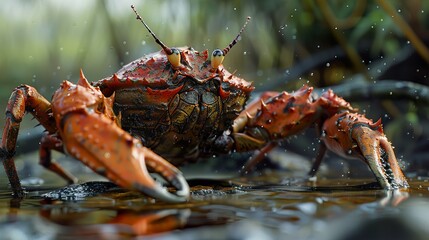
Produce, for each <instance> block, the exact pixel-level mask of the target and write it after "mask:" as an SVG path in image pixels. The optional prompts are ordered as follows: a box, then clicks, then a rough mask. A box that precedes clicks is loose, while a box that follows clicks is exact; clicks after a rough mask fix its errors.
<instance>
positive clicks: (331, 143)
mask: <svg viewBox="0 0 429 240" xmlns="http://www.w3.org/2000/svg"><path fill="white" fill-rule="evenodd" d="M312 90H313V89H312V88H311V87H307V86H304V87H302V88H301V89H299V90H298V91H296V92H294V93H291V94H289V93H287V92H282V93H278V94H276V93H273V92H269V93H266V94H262V95H261V98H260V99H259V103H257V102H254V103H252V104H250V106H249V107H248V108H247V109H246V110H245V113H244V114H241V115H239V116H238V118H237V119H236V121H235V122H234V125H233V132H232V134H231V138H232V139H233V141H232V142H233V143H234V148H235V150H236V151H240V152H241V151H250V150H255V149H262V151H261V152H262V154H264V153H266V152H268V151H270V150H271V149H272V147H273V146H274V145H273V144H272V142H276V141H279V140H281V139H284V138H286V137H289V136H291V135H293V134H296V133H298V132H301V131H303V130H304V129H305V128H308V127H310V126H312V125H313V126H317V127H319V126H321V125H322V123H323V128H322V130H323V132H322V134H321V135H322V139H323V142H324V143H322V146H321V148H320V150H319V153H318V155H317V157H316V160H315V162H314V164H313V166H312V169H311V171H310V175H311V176H313V175H314V174H316V171H317V169H318V168H319V165H320V163H321V161H322V159H323V155H324V153H325V152H326V150H327V149H329V150H331V151H333V152H335V153H337V154H339V155H341V156H343V157H347V158H360V159H363V160H364V161H365V162H366V163H367V164H368V166H369V167H370V168H371V170H372V171H373V173H374V174H375V176H376V177H377V180H378V181H379V183H380V184H381V185H382V187H384V188H406V187H407V186H408V184H407V181H406V179H405V177H404V175H403V173H402V171H401V169H400V167H399V165H398V162H397V160H396V157H395V154H394V152H393V149H392V146H391V145H390V143H389V142H388V140H387V138H386V136H385V135H384V134H383V129H382V127H381V122H380V121H379V122H376V123H373V122H372V121H371V120H369V119H367V118H365V117H364V116H362V115H359V114H357V113H354V112H355V111H356V109H354V108H353V107H351V106H350V104H349V103H348V102H346V101H345V100H344V99H342V98H341V97H338V96H337V95H336V94H334V93H333V92H332V91H330V90H329V91H326V92H324V93H323V94H322V95H321V96H320V97H319V98H317V97H316V96H315V95H313V94H312ZM326 119H328V120H326ZM325 120H326V121H325ZM225 142H228V141H225ZM261 159H262V156H261V155H256V156H255V157H254V158H253V159H251V162H248V163H247V164H246V168H245V169H244V170H245V171H244V172H246V171H249V170H250V169H249V168H250V167H252V166H253V165H254V164H255V162H257V161H259V160H261Z"/></svg>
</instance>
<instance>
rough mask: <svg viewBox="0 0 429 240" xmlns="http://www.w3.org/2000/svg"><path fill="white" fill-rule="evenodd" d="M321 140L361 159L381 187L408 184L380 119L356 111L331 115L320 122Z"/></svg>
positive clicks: (336, 150)
mask: <svg viewBox="0 0 429 240" xmlns="http://www.w3.org/2000/svg"><path fill="white" fill-rule="evenodd" d="M322 139H323V141H324V143H325V144H326V147H327V148H328V149H329V150H331V151H333V152H335V153H337V154H339V155H340V156H343V157H347V158H355V157H357V158H360V159H362V160H363V161H365V162H366V163H367V164H368V166H369V167H370V168H371V170H372V172H373V173H374V174H375V176H376V178H377V180H378V182H379V183H380V184H381V186H382V187H383V188H387V189H397V188H407V187H408V183H407V180H406V178H405V176H404V174H403V173H402V170H401V168H400V167H399V164H398V162H397V160H396V157H395V153H394V152H393V148H392V146H391V144H390V142H389V141H388V140H387V138H386V136H385V135H384V133H383V128H382V127H381V121H380V120H379V121H377V122H376V123H373V122H372V121H371V120H369V119H367V118H366V117H364V116H363V115H360V114H357V113H349V112H343V113H339V114H335V115H334V116H332V117H331V118H329V119H328V120H327V121H326V122H325V123H324V125H323V133H322Z"/></svg>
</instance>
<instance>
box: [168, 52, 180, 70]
mask: <svg viewBox="0 0 429 240" xmlns="http://www.w3.org/2000/svg"><path fill="white" fill-rule="evenodd" d="M167 58H168V61H169V62H170V64H171V65H172V66H173V68H177V67H179V65H180V50H179V49H177V48H171V53H170V54H167Z"/></svg>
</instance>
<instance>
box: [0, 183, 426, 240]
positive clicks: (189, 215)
mask: <svg viewBox="0 0 429 240" xmlns="http://www.w3.org/2000/svg"><path fill="white" fill-rule="evenodd" d="M271 177H272V176H270V178H271ZM262 180H263V179H261V178H258V179H253V180H252V179H236V180H234V181H229V182H219V183H216V182H207V181H206V182H204V181H201V182H198V181H193V182H192V183H193V186H192V195H191V196H192V199H191V200H190V201H189V202H187V203H181V204H169V203H164V202H158V201H155V200H153V199H150V198H147V197H145V196H144V195H142V194H140V193H136V192H129V191H125V190H121V189H118V188H116V187H115V186H114V185H109V184H110V183H105V186H104V187H105V188H102V189H104V190H103V191H102V192H100V193H96V194H92V195H88V196H87V197H83V198H74V199H73V198H68V197H66V198H62V197H57V199H54V198H52V196H53V195H52V196H51V199H45V198H42V197H41V196H42V195H43V194H45V193H46V192H51V193H58V189H55V190H52V189H42V190H37V189H33V190H32V191H31V192H30V193H29V194H28V196H27V197H26V198H24V199H22V200H16V199H13V198H11V197H10V192H7V191H3V192H0V207H1V208H0V211H1V213H2V217H1V218H0V232H2V233H3V232H4V231H3V230H6V229H7V231H8V232H10V233H13V234H15V235H16V236H27V237H30V236H35V235H37V234H39V235H40V236H42V235H44V236H48V237H47V239H50V238H52V239H56V238H58V237H59V236H60V237H62V238H77V237H79V238H98V239H108V238H112V237H120V238H126V237H135V236H146V235H150V236H151V237H152V238H157V237H166V236H169V235H171V236H173V235H174V236H175V238H177V239H213V238H214V239H225V238H231V237H237V236H241V237H245V234H249V233H250V232H253V233H252V234H253V235H255V236H256V235H261V236H265V237H266V238H268V239H270V238H272V239H275V238H277V237H278V236H282V238H283V239H298V238H303V237H305V238H307V239H321V236H323V237H325V239H341V237H343V236H349V235H347V234H349V233H350V231H354V230H355V228H354V227H353V228H351V227H350V226H355V227H356V228H358V227H359V226H362V225H365V223H367V222H370V221H373V220H374V219H381V218H383V219H381V220H380V221H384V220H385V219H384V217H386V216H388V217H389V218H392V219H394V222H395V223H397V220H398V221H399V223H402V220H401V219H403V218H404V216H405V215H407V218H409V219H412V220H410V221H415V220H414V219H416V218H418V219H419V222H420V225H425V224H428V223H429V221H428V220H429V219H427V220H425V221H424V220H422V219H421V218H422V216H423V215H422V213H423V212H429V204H428V202H427V197H429V191H428V187H429V183H428V181H426V180H425V179H411V181H410V184H411V188H410V190H409V191H398V190H396V191H385V190H380V189H379V188H377V186H375V185H373V184H371V180H368V181H367V183H364V182H365V180H364V181H363V180H356V181H351V180H344V179H339V180H319V181H317V183H314V182H308V181H305V180H304V179H291V180H290V181H283V182H284V183H287V182H288V183H289V184H275V182H276V181H275V180H274V179H265V180H266V181H262ZM283 180H284V179H283ZM277 182H281V181H280V180H279V179H277ZM256 183H257V184H256ZM362 183H364V184H362ZM100 184H102V185H103V183H100V182H94V186H95V185H100ZM84 186H86V187H88V186H89V187H90V188H91V183H89V184H86V185H84ZM2 189H4V188H2ZM64 189H67V191H68V192H70V187H68V188H64ZM76 189H82V185H78V186H77V187H76ZM76 189H75V190H76ZM51 190H52V191H51ZM71 192H73V191H71ZM78 193H79V192H78ZM45 196H47V195H45ZM78 196H81V195H78ZM416 199H422V200H423V202H424V203H425V204H420V205H418V208H419V209H416V206H415V205H414V204H410V203H413V202H415V201H416ZM352 216H353V217H352ZM427 216H429V215H427ZM427 216H426V217H424V216H423V218H427ZM343 221H346V222H348V223H347V226H349V227H344V226H343V227H341V226H342V225H341V224H340V223H342V222H343ZM389 221H390V220H389ZM389 221H388V219H387V220H386V222H389ZM422 221H423V223H422ZM36 222H37V223H36ZM39 225H43V227H40V229H42V230H38V229H39ZM365 226H366V225H365ZM428 227H429V226H428ZM238 228H243V230H240V231H242V232H241V233H239V232H237V230H236V231H234V229H238ZM339 229H340V230H341V231H340V230H339ZM173 230H180V231H173ZM220 230H222V231H220ZM327 230H328V232H330V233H332V234H324V235H323V234H322V233H325V232H326V231H327ZM407 231H408V230H407ZM219 232H222V234H220V233H219ZM160 233H162V234H163V235H153V234H160ZM333 233H337V234H333ZM340 233H343V235H342V234H340ZM201 234H203V235H201ZM15 235H14V236H15ZM50 236H52V237H50ZM198 236H199V237H198ZM203 236H212V237H213V238H210V237H207V238H205V237H203ZM24 239H25V238H24ZM239 239H241V238H239ZM322 239H323V238H322Z"/></svg>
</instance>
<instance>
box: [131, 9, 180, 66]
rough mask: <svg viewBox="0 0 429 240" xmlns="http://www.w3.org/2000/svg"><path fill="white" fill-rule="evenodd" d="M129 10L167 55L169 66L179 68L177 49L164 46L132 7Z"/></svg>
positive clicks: (178, 52)
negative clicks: (131, 10)
mask: <svg viewBox="0 0 429 240" xmlns="http://www.w3.org/2000/svg"><path fill="white" fill-rule="evenodd" d="M131 8H132V9H133V11H134V13H135V14H136V19H137V20H140V22H141V23H143V25H144V26H145V28H146V29H147V30H148V31H149V33H150V34H151V35H152V37H153V38H154V39H155V42H156V43H158V44H159V45H160V46H161V48H162V49H163V50H164V52H165V53H166V54H167V58H168V61H169V62H170V64H171V65H172V66H173V67H174V68H177V67H179V66H180V50H179V49H177V48H169V47H167V45H165V44H164V43H163V42H161V40H159V38H158V37H157V36H156V35H155V33H154V32H152V30H151V29H150V28H149V26H148V25H147V24H146V23H145V21H143V18H142V17H141V16H140V14H138V12H137V10H136V9H135V7H134V5H131Z"/></svg>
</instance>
